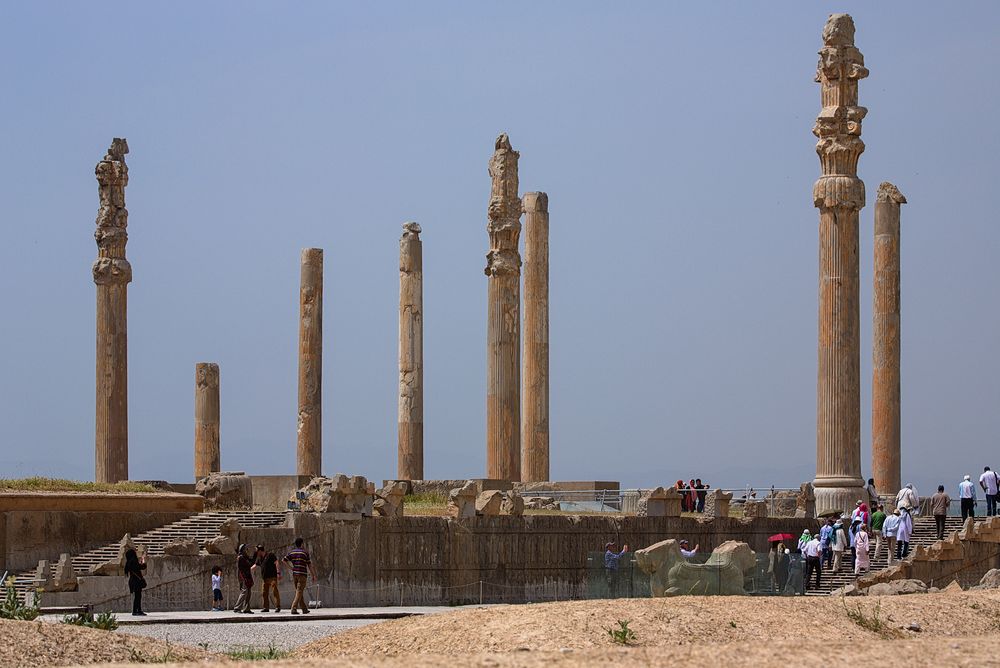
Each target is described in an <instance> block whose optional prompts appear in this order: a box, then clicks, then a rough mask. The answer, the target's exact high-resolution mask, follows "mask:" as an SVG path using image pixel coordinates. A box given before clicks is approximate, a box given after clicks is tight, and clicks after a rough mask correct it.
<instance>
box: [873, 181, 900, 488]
mask: <svg viewBox="0 0 1000 668" xmlns="http://www.w3.org/2000/svg"><path fill="white" fill-rule="evenodd" d="M905 203H906V198H905V197H903V194H902V193H901V192H899V189H898V188H896V186H894V185H892V184H891V183H888V182H885V183H883V184H882V185H880V186H879V187H878V195H877V196H876V197H875V275H874V286H873V290H872V294H873V299H872V301H873V305H872V477H873V478H875V487H876V489H878V490H879V491H880V492H881V493H883V494H884V493H888V494H895V493H896V490H898V489H899V488H900V487H901V486H902V481H901V480H900V478H901V476H900V465H899V462H900V448H899V443H900V439H899V207H900V205H901V204H905Z"/></svg>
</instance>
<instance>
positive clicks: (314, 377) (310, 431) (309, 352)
mask: <svg viewBox="0 0 1000 668" xmlns="http://www.w3.org/2000/svg"><path fill="white" fill-rule="evenodd" d="M322 395H323V249H322V248H306V249H303V251H302V276H301V281H300V285H299V412H298V422H297V427H296V433H297V437H298V443H297V449H296V469H295V472H296V473H297V474H298V475H302V476H312V477H315V476H319V475H322V464H323V433H322V428H323V396H322Z"/></svg>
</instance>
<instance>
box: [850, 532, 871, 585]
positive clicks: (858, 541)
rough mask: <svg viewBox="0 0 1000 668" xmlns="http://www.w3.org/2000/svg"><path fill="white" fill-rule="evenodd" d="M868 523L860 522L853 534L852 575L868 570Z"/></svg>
mask: <svg viewBox="0 0 1000 668" xmlns="http://www.w3.org/2000/svg"><path fill="white" fill-rule="evenodd" d="M868 545H869V541H868V525H867V524H864V523H862V524H861V526H859V527H858V533H857V534H856V535H855V536H854V575H855V576H857V575H858V574H859V573H861V572H862V571H864V572H866V573H867V572H868V569H869V567H870V566H869V562H868Z"/></svg>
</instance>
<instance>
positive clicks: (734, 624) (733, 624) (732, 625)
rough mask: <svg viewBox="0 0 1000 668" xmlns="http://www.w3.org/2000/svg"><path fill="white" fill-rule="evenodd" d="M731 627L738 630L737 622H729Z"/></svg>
mask: <svg viewBox="0 0 1000 668" xmlns="http://www.w3.org/2000/svg"><path fill="white" fill-rule="evenodd" d="M729 626H731V627H732V628H734V629H735V628H736V622H734V621H733V620H731V619H730V620H729Z"/></svg>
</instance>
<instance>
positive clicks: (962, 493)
mask: <svg viewBox="0 0 1000 668" xmlns="http://www.w3.org/2000/svg"><path fill="white" fill-rule="evenodd" d="M958 498H959V503H961V504H962V522H965V520H966V519H968V518H970V517H975V516H976V486H975V485H973V484H972V480H971V479H970V476H965V479H964V480H963V481H962V482H960V483H958Z"/></svg>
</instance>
